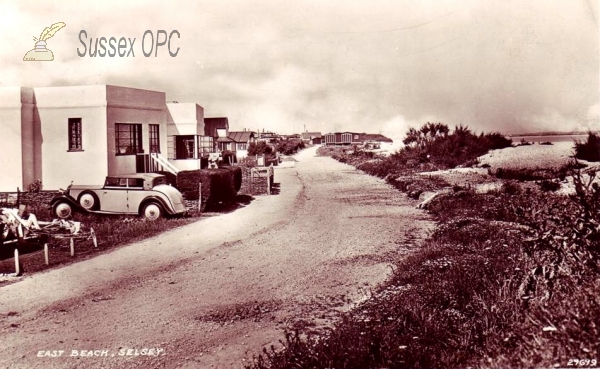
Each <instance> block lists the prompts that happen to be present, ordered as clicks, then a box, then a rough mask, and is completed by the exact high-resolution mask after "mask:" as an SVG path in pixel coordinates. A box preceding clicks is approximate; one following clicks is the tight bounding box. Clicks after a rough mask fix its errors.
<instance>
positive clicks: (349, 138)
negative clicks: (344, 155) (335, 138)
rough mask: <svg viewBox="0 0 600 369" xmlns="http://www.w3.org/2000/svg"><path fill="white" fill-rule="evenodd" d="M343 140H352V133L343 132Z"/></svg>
mask: <svg viewBox="0 0 600 369" xmlns="http://www.w3.org/2000/svg"><path fill="white" fill-rule="evenodd" d="M342 142H343V143H350V142H352V135H351V134H350V133H342Z"/></svg>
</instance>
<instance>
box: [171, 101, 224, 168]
mask: <svg viewBox="0 0 600 369" xmlns="http://www.w3.org/2000/svg"><path fill="white" fill-rule="evenodd" d="M204 133H205V124H204V108H203V107H201V106H200V105H198V104H194V103H167V157H168V159H169V162H170V163H172V164H173V165H174V166H175V167H176V168H177V169H179V170H193V169H200V168H201V158H202V157H203V156H207V155H208V153H211V152H214V144H213V137H211V136H207V135H205V134H204Z"/></svg>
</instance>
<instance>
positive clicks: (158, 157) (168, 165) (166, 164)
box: [150, 152, 179, 175]
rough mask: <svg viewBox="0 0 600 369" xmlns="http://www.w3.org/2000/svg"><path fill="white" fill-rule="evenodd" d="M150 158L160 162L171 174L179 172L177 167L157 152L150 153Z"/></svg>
mask: <svg viewBox="0 0 600 369" xmlns="http://www.w3.org/2000/svg"><path fill="white" fill-rule="evenodd" d="M150 158H152V160H153V161H154V162H156V163H158V164H160V165H161V166H162V167H163V168H165V169H166V170H167V171H168V172H170V173H171V174H174V175H177V173H179V169H177V168H176V167H175V166H174V165H173V164H171V163H169V161H168V160H167V159H165V158H164V157H163V156H162V155H160V154H159V153H155V152H154V153H151V154H150Z"/></svg>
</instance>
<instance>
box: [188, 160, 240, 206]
mask: <svg viewBox="0 0 600 369" xmlns="http://www.w3.org/2000/svg"><path fill="white" fill-rule="evenodd" d="M241 183H242V169H241V168H239V167H234V168H230V167H224V168H220V169H199V170H185V171H181V172H179V173H178V174H177V188H178V189H179V191H181V193H182V194H183V196H184V197H185V199H186V200H198V196H199V195H201V196H202V202H203V203H205V204H206V207H207V208H210V207H211V206H214V205H216V204H218V203H219V202H232V201H234V200H235V197H236V195H237V191H239V189H240V187H241ZM200 185H201V187H200ZM200 188H201V193H200V192H199V190H200Z"/></svg>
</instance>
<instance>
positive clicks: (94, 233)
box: [90, 228, 98, 248]
mask: <svg viewBox="0 0 600 369" xmlns="http://www.w3.org/2000/svg"><path fill="white" fill-rule="evenodd" d="M90 236H92V241H93V242H94V247H96V248H97V247H98V239H97V238H96V232H94V228H90Z"/></svg>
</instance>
